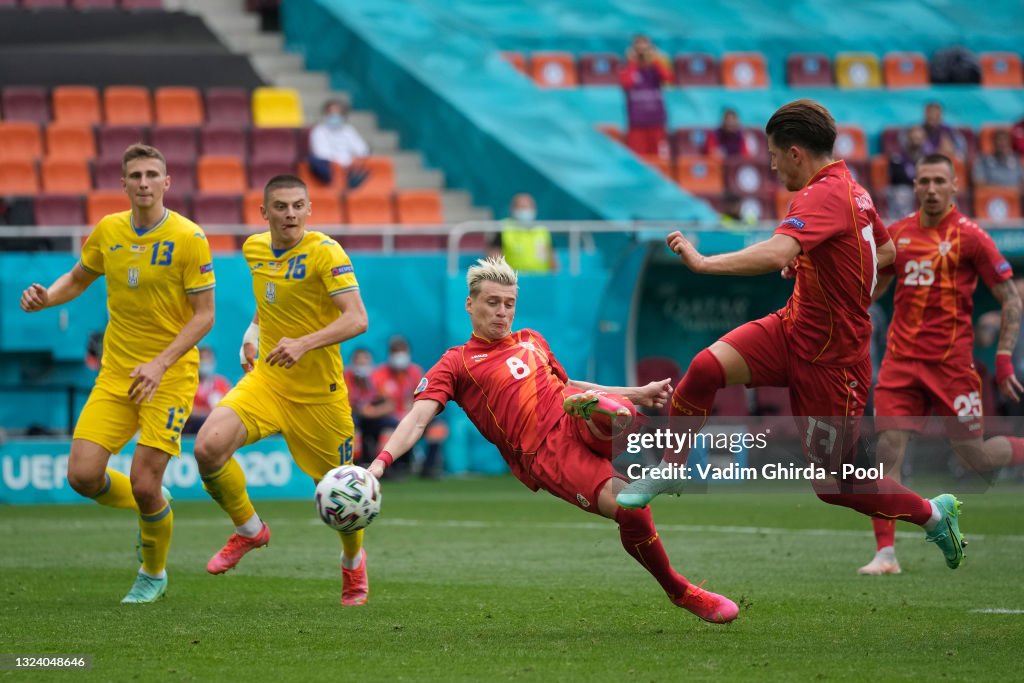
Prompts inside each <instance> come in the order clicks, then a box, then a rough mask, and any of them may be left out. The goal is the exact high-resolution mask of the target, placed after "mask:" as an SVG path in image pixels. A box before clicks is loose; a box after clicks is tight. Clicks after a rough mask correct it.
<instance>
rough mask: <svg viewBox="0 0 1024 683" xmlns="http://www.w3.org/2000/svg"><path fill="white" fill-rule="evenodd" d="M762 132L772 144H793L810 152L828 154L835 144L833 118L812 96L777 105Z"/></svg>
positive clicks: (790, 145)
mask: <svg viewBox="0 0 1024 683" xmlns="http://www.w3.org/2000/svg"><path fill="white" fill-rule="evenodd" d="M764 132H765V133H766V134H767V135H768V137H769V138H771V139H772V140H773V142H774V143H775V146H776V147H782V148H788V147H792V146H793V145H796V146H797V147H803V148H804V149H806V150H807V151H809V152H811V153H812V154H816V155H818V156H829V155H831V154H832V148H833V147H834V146H835V144H836V121H835V119H833V118H832V114H830V113H829V111H828V109H825V107H823V106H821V105H820V104H818V103H817V102H815V101H814V100H796V101H795V102H790V103H789V104H784V105H782V106H781V107H779V109H778V111H776V112H775V113H774V114H772V117H771V118H770V119H768V124H767V125H766V126H765V127H764Z"/></svg>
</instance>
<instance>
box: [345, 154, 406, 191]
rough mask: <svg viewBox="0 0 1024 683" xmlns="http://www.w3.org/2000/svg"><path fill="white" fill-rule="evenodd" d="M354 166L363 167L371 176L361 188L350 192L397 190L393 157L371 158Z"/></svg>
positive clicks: (361, 160) (367, 177)
mask: <svg viewBox="0 0 1024 683" xmlns="http://www.w3.org/2000/svg"><path fill="white" fill-rule="evenodd" d="M353 166H359V167H362V168H363V169H365V170H366V171H367V172H368V173H369V175H367V176H366V180H364V181H363V183H362V184H361V185H360V186H359V187H357V188H350V189H348V190H347V191H348V192H391V191H392V190H394V189H395V164H394V162H393V161H391V157H386V156H369V157H366V158H365V159H360V160H359V161H357V162H355V163H354V164H353Z"/></svg>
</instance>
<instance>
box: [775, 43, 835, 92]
mask: <svg viewBox="0 0 1024 683" xmlns="http://www.w3.org/2000/svg"><path fill="white" fill-rule="evenodd" d="M786 82H787V83H788V84H789V86H790V87H800V88H813V87H831V86H833V85H835V84H836V82H835V79H834V78H833V76H832V63H831V62H829V60H828V57H827V56H826V55H823V54H821V53H818V52H795V53H793V54H791V55H789V56H788V57H787V58H786Z"/></svg>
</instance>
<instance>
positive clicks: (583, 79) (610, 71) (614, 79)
mask: <svg viewBox="0 0 1024 683" xmlns="http://www.w3.org/2000/svg"><path fill="white" fill-rule="evenodd" d="M621 66H622V62H621V60H620V59H619V56H618V55H616V54H613V53H611V52H596V53H595V52H592V53H588V54H582V55H580V83H581V84H582V85H618V84H619V68H620V67H621Z"/></svg>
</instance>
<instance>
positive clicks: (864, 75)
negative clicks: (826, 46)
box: [836, 52, 882, 89]
mask: <svg viewBox="0 0 1024 683" xmlns="http://www.w3.org/2000/svg"><path fill="white" fill-rule="evenodd" d="M836 85H838V86H839V87H840V88H846V89H858V88H880V87H882V71H881V69H880V68H879V66H878V57H876V56H875V55H873V54H871V53H870V52H840V53H839V54H837V55H836Z"/></svg>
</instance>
